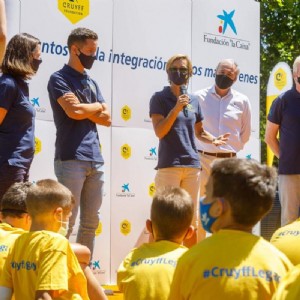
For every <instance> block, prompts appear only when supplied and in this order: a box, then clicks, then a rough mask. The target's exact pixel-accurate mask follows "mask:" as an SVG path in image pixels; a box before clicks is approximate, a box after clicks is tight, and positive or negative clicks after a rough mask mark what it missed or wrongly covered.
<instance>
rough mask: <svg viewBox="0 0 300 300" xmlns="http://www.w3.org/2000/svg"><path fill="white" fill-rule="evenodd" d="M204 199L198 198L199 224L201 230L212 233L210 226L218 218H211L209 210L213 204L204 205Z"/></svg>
mask: <svg viewBox="0 0 300 300" xmlns="http://www.w3.org/2000/svg"><path fill="white" fill-rule="evenodd" d="M205 198H206V197H201V198H200V219H201V224H202V227H203V229H204V230H205V231H207V232H209V233H212V232H211V226H212V224H213V223H214V222H215V221H216V220H217V219H218V218H215V217H213V216H211V215H210V213H209V210H210V208H211V206H212V205H213V204H214V202H212V203H208V204H204V203H203V201H204V200H205Z"/></svg>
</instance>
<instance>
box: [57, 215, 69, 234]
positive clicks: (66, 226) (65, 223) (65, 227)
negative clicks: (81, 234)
mask: <svg viewBox="0 0 300 300" xmlns="http://www.w3.org/2000/svg"><path fill="white" fill-rule="evenodd" d="M60 224H61V225H60V228H59V229H58V232H57V233H59V234H61V235H62V236H64V237H66V236H67V234H68V231H69V221H63V220H62V219H61V221H60Z"/></svg>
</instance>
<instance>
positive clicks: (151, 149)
mask: <svg viewBox="0 0 300 300" xmlns="http://www.w3.org/2000/svg"><path fill="white" fill-rule="evenodd" d="M149 151H150V156H152V155H157V154H156V147H153V148H150V150H149Z"/></svg>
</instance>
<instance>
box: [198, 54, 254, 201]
mask: <svg viewBox="0 0 300 300" xmlns="http://www.w3.org/2000/svg"><path fill="white" fill-rule="evenodd" d="M238 75H239V68H238V65H237V63H236V62H235V61H234V60H233V59H224V60H221V61H220V62H219V64H218V66H217V68H216V78H215V84H214V85H213V86H211V87H208V88H205V89H202V90H200V91H198V92H196V93H195V94H196V95H197V96H198V97H199V102H200V106H201V110H202V112H203V116H204V121H203V128H204V129H205V130H206V131H208V132H210V133H211V134H212V135H213V136H216V137H218V136H220V135H223V134H224V133H226V135H228V136H229V139H228V141H227V143H226V144H225V145H221V146H214V145H213V144H207V143H203V142H200V141H197V143H198V145H197V149H198V151H199V155H200V162H201V168H202V172H201V176H200V177H201V178H200V196H203V195H204V194H205V185H206V183H207V180H208V177H209V175H210V165H211V163H212V162H213V161H214V160H215V159H221V158H229V157H236V154H237V152H238V151H240V150H241V149H243V147H244V145H245V144H246V143H247V142H248V140H249V137H250V133H251V107H250V102H249V99H248V97H247V96H245V95H243V94H241V93H239V92H237V91H236V90H234V89H232V88H231V86H232V85H233V84H234V82H235V81H236V80H237V78H238Z"/></svg>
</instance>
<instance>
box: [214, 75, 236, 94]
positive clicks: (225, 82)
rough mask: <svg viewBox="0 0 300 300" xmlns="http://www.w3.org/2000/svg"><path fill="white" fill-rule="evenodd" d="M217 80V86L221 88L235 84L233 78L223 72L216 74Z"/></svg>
mask: <svg viewBox="0 0 300 300" xmlns="http://www.w3.org/2000/svg"><path fill="white" fill-rule="evenodd" d="M215 82H216V85H217V87H218V88H219V89H221V90H226V89H228V88H230V87H231V86H232V85H233V80H232V79H230V78H229V77H228V76H226V75H223V74H220V75H216V80H215Z"/></svg>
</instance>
